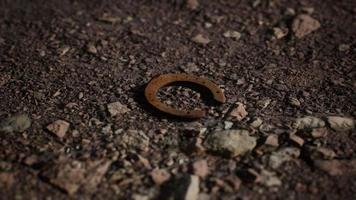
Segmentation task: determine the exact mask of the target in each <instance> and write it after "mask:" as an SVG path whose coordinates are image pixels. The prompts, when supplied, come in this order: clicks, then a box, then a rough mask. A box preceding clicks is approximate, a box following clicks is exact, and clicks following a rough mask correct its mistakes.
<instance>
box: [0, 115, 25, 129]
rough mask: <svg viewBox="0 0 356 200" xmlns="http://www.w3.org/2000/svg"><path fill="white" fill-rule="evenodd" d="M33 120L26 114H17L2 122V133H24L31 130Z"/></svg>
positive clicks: (0, 126) (0, 123)
mask: <svg viewBox="0 0 356 200" xmlns="http://www.w3.org/2000/svg"><path fill="white" fill-rule="evenodd" d="M30 126H31V119H30V117H29V116H28V115H26V114H17V115H14V116H11V117H9V118H7V119H5V120H4V121H2V122H0V132H4V133H12V132H19V133H21V132H24V131H25V130H26V129H28V128H30Z"/></svg>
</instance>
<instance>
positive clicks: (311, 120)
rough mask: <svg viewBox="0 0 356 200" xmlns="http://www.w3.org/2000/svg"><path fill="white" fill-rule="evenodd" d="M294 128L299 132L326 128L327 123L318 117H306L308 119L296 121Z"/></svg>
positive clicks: (303, 118)
mask: <svg viewBox="0 0 356 200" xmlns="http://www.w3.org/2000/svg"><path fill="white" fill-rule="evenodd" d="M293 126H294V128H296V129H299V130H302V129H312V128H321V127H324V126H325V122H324V121H323V120H322V119H319V118H317V117H313V116H306V117H302V118H298V119H296V120H295V123H294V124H293Z"/></svg>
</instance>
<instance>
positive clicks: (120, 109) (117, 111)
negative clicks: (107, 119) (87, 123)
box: [107, 102, 130, 117]
mask: <svg viewBox="0 0 356 200" xmlns="http://www.w3.org/2000/svg"><path fill="white" fill-rule="evenodd" d="M107 108H108V111H109V113H110V115H111V117H115V116H118V115H121V114H125V113H127V112H129V111H130V109H129V108H128V107H127V106H126V105H123V104H121V103H120V102H113V103H109V104H108V105H107Z"/></svg>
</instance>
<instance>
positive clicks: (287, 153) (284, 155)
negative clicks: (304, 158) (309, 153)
mask: <svg viewBox="0 0 356 200" xmlns="http://www.w3.org/2000/svg"><path fill="white" fill-rule="evenodd" d="M299 156H300V150H299V149H297V148H294V147H285V148H282V149H280V150H278V151H277V152H273V153H272V154H271V155H270V156H269V161H268V164H269V166H270V167H271V168H272V169H277V168H279V167H280V166H281V165H282V164H283V163H285V162H288V161H291V160H293V159H295V158H298V157H299Z"/></svg>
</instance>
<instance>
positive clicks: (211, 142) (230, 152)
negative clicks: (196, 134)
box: [204, 130, 256, 157]
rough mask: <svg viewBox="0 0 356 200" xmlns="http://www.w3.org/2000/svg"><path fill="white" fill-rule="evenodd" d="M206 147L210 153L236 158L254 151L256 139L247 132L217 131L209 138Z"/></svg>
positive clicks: (205, 143)
mask: <svg viewBox="0 0 356 200" xmlns="http://www.w3.org/2000/svg"><path fill="white" fill-rule="evenodd" d="M204 145H205V146H206V147H207V149H208V150H209V151H212V152H216V153H219V154H222V155H224V156H231V157H234V156H239V155H244V154H245V153H247V152H248V151H251V150H252V149H254V148H255V146H256V138H255V137H252V136H250V135H249V132H248V131H247V130H225V131H216V132H213V133H211V134H209V135H208V136H207V138H206V140H205V142H204Z"/></svg>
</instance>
